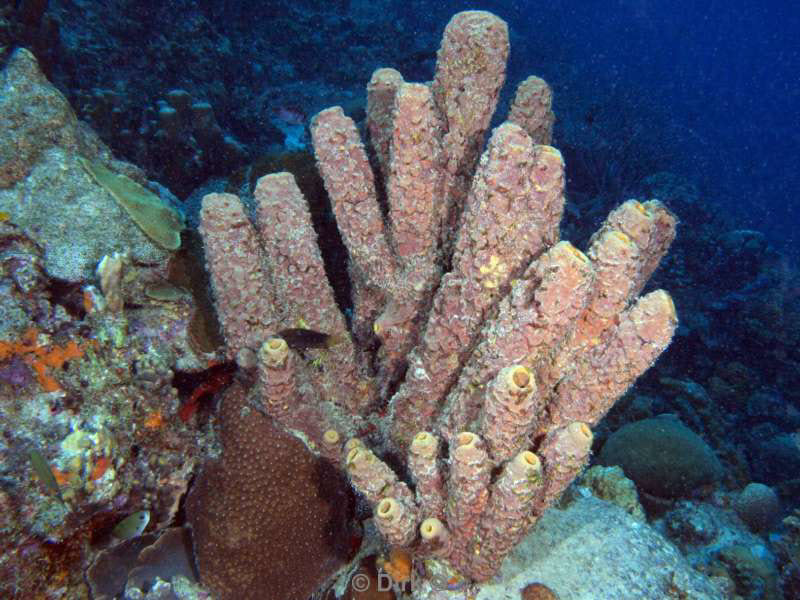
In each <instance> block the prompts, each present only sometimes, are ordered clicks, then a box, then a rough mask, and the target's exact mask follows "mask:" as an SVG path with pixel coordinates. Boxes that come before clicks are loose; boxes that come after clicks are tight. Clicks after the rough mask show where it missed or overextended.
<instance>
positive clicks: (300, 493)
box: [186, 385, 349, 600]
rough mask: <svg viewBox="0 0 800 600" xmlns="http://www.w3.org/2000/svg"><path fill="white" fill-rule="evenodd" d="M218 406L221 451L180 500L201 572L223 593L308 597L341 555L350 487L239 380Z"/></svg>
mask: <svg viewBox="0 0 800 600" xmlns="http://www.w3.org/2000/svg"><path fill="white" fill-rule="evenodd" d="M220 412H221V415H220V418H221V422H222V443H223V457H222V459H221V460H220V461H218V462H215V463H212V464H210V465H207V466H206V467H205V469H204V470H203V472H202V473H201V474H200V476H199V477H198V480H197V481H196V483H195V485H194V486H193V487H192V491H191V492H190V494H189V497H188V499H187V501H186V514H187V518H188V521H189V524H190V525H191V527H192V537H193V543H194V550H195V559H196V562H197V568H198V571H199V574H200V578H201V581H202V583H203V584H204V585H205V586H207V587H208V588H210V589H211V590H212V592H213V593H214V596H215V597H216V598H219V599H220V600H229V599H236V600H249V599H252V600H263V599H265V598H280V599H281V600H306V598H307V597H308V596H309V595H310V594H311V593H313V592H314V590H316V589H317V587H318V586H319V585H320V584H321V583H322V582H323V581H324V580H325V578H326V577H327V576H328V575H330V574H331V573H332V572H333V571H335V570H336V569H337V568H338V567H339V566H341V564H342V563H343V562H344V560H345V559H346V556H344V555H345V550H346V548H341V546H339V545H338V544H339V543H341V544H343V545H345V546H346V545H347V544H348V542H349V536H348V535H347V532H346V523H347V514H346V510H347V507H348V505H349V501H348V500H349V498H348V496H347V493H348V492H347V490H348V489H349V487H348V485H347V483H346V482H345V481H343V480H342V479H340V477H339V475H338V474H337V473H336V471H335V470H334V469H333V467H332V466H331V465H330V463H327V462H325V461H324V460H322V459H319V458H316V457H315V456H313V455H312V454H311V453H310V452H308V451H307V449H306V447H305V446H304V445H303V443H302V442H300V441H299V440H298V439H297V438H295V437H293V436H292V435H289V434H287V433H284V432H283V431H281V430H279V429H277V428H275V427H274V426H273V425H272V422H271V420H270V419H269V418H268V417H266V416H264V415H262V414H261V413H260V412H257V411H256V410H255V409H254V408H253V407H252V406H251V405H250V404H249V403H248V402H247V400H246V398H245V394H244V392H243V390H242V388H241V387H240V386H238V385H234V386H232V387H231V388H230V389H229V390H228V392H227V393H226V395H225V398H224V399H223V402H222V406H221V409H220ZM340 548H341V549H340Z"/></svg>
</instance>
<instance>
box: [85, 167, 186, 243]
mask: <svg viewBox="0 0 800 600" xmlns="http://www.w3.org/2000/svg"><path fill="white" fill-rule="evenodd" d="M78 161H79V162H80V163H81V165H82V166H83V168H84V169H85V170H86V172H87V173H88V174H89V175H90V176H91V178H92V179H94V180H95V181H96V182H97V183H98V184H99V185H100V186H101V187H103V188H105V189H106V191H108V193H109V194H111V195H112V196H113V197H114V199H115V200H116V201H117V202H119V204H120V206H122V208H124V209H125V211H126V212H127V213H128V215H130V217H131V219H133V222H134V223H136V224H137V225H138V226H139V228H140V229H141V230H142V231H144V233H145V235H147V237H149V238H150V239H151V240H153V242H155V243H156V244H158V245H159V246H161V247H162V248H164V249H166V250H177V249H178V248H180V246H181V231H182V230H183V227H184V223H183V216H182V215H181V213H179V212H178V211H177V210H175V209H174V208H172V207H170V206H169V205H168V204H167V203H165V202H164V201H163V200H162V199H161V198H159V197H158V196H157V195H156V194H154V193H153V192H151V191H150V190H148V189H147V188H145V187H143V186H141V185H139V184H138V183H136V182H135V181H133V180H132V179H131V178H129V177H126V176H125V175H122V174H120V173H114V172H113V171H111V170H109V169H108V168H106V167H105V166H103V165H101V164H100V163H98V162H93V161H90V160H87V159H86V158H83V157H78Z"/></svg>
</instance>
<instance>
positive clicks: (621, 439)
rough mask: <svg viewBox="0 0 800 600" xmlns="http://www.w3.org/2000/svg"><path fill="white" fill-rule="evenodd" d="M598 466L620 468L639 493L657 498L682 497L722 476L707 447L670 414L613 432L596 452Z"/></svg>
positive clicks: (712, 454) (717, 462)
mask: <svg viewBox="0 0 800 600" xmlns="http://www.w3.org/2000/svg"><path fill="white" fill-rule="evenodd" d="M600 463H601V464H603V465H606V466H611V465H618V466H620V467H622V470H623V471H625V475H627V476H628V477H630V478H631V479H633V481H634V482H635V483H636V486H637V487H638V488H639V490H641V491H643V492H645V493H648V494H652V495H653V496H659V497H661V498H680V497H681V496H686V495H688V494H689V493H691V492H692V491H693V490H694V489H695V488H697V487H700V486H703V485H706V484H709V483H714V482H716V481H717V480H718V479H719V478H720V476H721V474H722V466H721V465H720V462H719V460H718V459H717V457H716V456H715V455H714V452H713V451H712V450H711V448H710V447H709V446H708V444H706V443H705V442H704V441H703V439H702V438H701V437H700V436H698V435H697V434H696V433H695V432H693V431H692V430H691V429H689V428H688V427H686V425H684V424H683V423H682V422H681V421H680V419H678V418H676V417H673V416H671V415H662V416H659V417H656V418H654V419H644V420H642V421H637V422H635V423H630V424H628V425H625V426H624V427H621V428H620V429H618V430H617V431H615V432H614V433H613V434H612V435H611V437H609V438H608V441H607V442H606V443H605V445H604V446H603V449H602V450H601V451H600Z"/></svg>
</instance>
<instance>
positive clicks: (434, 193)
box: [201, 11, 677, 585]
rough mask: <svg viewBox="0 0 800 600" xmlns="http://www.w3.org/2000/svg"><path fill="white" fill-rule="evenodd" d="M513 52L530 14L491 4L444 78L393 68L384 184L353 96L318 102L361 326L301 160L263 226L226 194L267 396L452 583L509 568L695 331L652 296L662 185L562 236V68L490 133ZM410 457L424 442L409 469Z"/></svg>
mask: <svg viewBox="0 0 800 600" xmlns="http://www.w3.org/2000/svg"><path fill="white" fill-rule="evenodd" d="M508 51H509V44H508V29H507V27H506V24H505V23H504V22H503V21H502V20H500V19H499V18H497V17H495V16H494V15H492V14H490V13H487V12H482V11H469V12H464V13H459V14H457V15H456V16H455V17H453V19H452V20H451V22H450V23H449V24H448V26H447V28H446V30H445V33H444V39H443V41H442V45H441V48H440V50H439V54H438V60H437V66H436V73H435V77H434V80H433V82H431V83H430V84H419V83H407V82H405V81H404V80H403V78H402V76H401V75H400V74H399V73H398V72H397V71H394V70H392V69H379V70H378V71H376V72H375V74H374V75H373V77H372V80H371V81H370V83H369V86H368V106H367V130H368V134H369V138H370V141H371V143H372V146H373V150H374V155H375V159H376V160H375V163H376V165H377V168H378V169H379V170H380V177H376V174H375V173H374V172H373V170H372V167H371V165H370V160H369V159H368V153H367V150H366V148H365V146H364V144H363V143H362V141H361V139H360V137H359V133H358V129H357V127H356V124H355V123H354V122H353V120H352V119H350V118H349V117H347V116H346V115H345V114H344V112H343V111H342V109H341V108H339V107H333V108H329V109H327V110H324V111H322V112H321V113H319V114H318V115H317V116H316V117H315V118H314V119H313V121H312V126H311V137H312V140H313V145H314V152H315V156H316V160H317V165H318V168H319V172H320V174H321V175H322V178H323V180H324V182H325V187H326V190H327V192H328V195H329V196H330V199H331V205H332V207H333V212H334V215H335V217H336V221H337V225H338V227H339V230H340V232H341V236H342V239H343V241H344V244H345V246H346V247H347V250H348V253H349V259H350V260H349V267H348V268H349V276H350V279H351V281H352V289H353V304H354V315H353V321H352V327H350V328H348V327H347V325H346V323H345V320H344V318H343V317H342V315H341V314H340V312H339V310H338V308H337V306H336V304H335V302H334V296H333V292H332V290H331V288H330V286H329V285H328V282H327V279H326V278H325V274H324V270H323V266H322V259H321V257H320V254H319V250H318V248H317V245H316V243H315V242H316V238H315V235H314V232H313V230H312V228H311V224H310V223H311V221H310V217H309V215H308V210H307V207H306V203H305V201H304V199H303V197H302V194H301V193H300V191H299V190H298V188H297V186H296V184H295V182H294V180H293V178H292V176H291V175H289V174H287V173H280V174H274V175H268V176H266V177H263V178H262V179H261V180H259V182H258V186H257V188H256V194H255V195H256V201H257V203H258V208H257V222H256V224H255V225H254V224H253V223H251V222H250V221H249V219H247V217H246V216H245V212H244V209H243V208H242V205H241V202H240V201H239V199H238V198H236V197H235V196H231V195H227V194H225V195H221V194H211V195H209V196H207V197H206V198H205V199H204V201H203V210H202V227H201V232H202V234H203V238H204V242H205V245H206V251H207V253H208V268H209V271H210V274H211V280H212V284H213V288H214V293H215V296H216V302H217V307H218V311H219V315H220V320H221V322H222V326H223V329H224V332H225V336H226V339H227V342H228V348H229V354H230V356H232V357H236V359H237V361H238V362H239V364H240V366H241V367H242V368H243V369H249V370H250V371H251V372H252V373H253V376H252V378H251V379H252V380H253V381H255V382H256V383H255V384H254V385H253V387H252V389H251V390H250V392H249V394H250V403H251V405H252V406H253V407H254V408H256V409H258V410H260V411H263V412H264V413H267V414H269V415H270V416H271V417H272V418H273V419H274V420H275V421H277V422H278V423H280V424H282V425H283V426H284V428H286V429H288V430H291V431H292V432H294V433H295V434H297V435H299V436H300V437H301V438H302V439H304V441H305V442H306V444H307V445H308V446H309V447H310V448H311V449H312V450H314V451H316V452H318V453H319V454H322V455H324V456H327V457H329V458H331V459H332V460H333V461H334V462H335V463H336V464H339V465H341V466H342V467H343V468H344V469H345V470H346V472H347V473H348V475H349V477H350V479H351V482H352V484H353V486H354V487H355V488H356V489H357V490H358V491H359V492H361V493H362V494H363V495H364V496H365V497H366V499H367V500H368V502H369V503H370V504H371V505H372V507H373V510H374V518H375V522H376V524H377V527H378V529H379V530H380V532H381V533H382V534H383V536H384V539H385V541H386V543H387V545H389V546H391V547H395V548H403V549H404V550H405V551H407V552H409V554H410V555H411V556H412V557H413V559H414V560H415V561H417V563H418V565H419V566H420V569H415V570H414V573H419V572H423V573H425V575H424V576H425V577H428V578H429V579H430V580H431V581H433V582H434V584H436V583H437V582H440V583H441V584H442V585H452V582H453V581H463V582H465V583H466V582H469V581H484V580H486V579H488V578H489V577H491V576H492V575H493V574H494V573H495V572H496V571H497V569H498V568H499V566H500V563H501V561H502V560H503V558H504V557H505V556H506V555H507V554H508V552H510V550H511V549H512V548H513V547H514V545H515V544H516V543H517V542H518V541H519V540H520V539H521V537H522V536H524V535H525V533H527V531H529V530H530V528H531V527H532V526H533V525H534V524H535V523H536V520H537V519H538V518H539V516H540V515H541V514H542V513H543V512H544V510H546V509H547V507H548V506H550V505H552V503H553V502H554V501H555V500H556V499H557V498H558V496H559V495H560V494H561V492H562V491H563V490H564V489H565V488H566V487H567V486H568V485H569V484H570V482H571V481H572V480H573V479H574V478H575V477H576V475H577V474H578V473H579V472H580V471H581V469H582V468H583V467H584V465H585V463H586V461H587V458H588V456H589V452H590V448H591V442H592V432H591V429H590V428H591V427H592V426H594V425H595V424H596V423H597V422H598V421H599V420H600V419H601V418H602V417H603V416H604V415H605V413H606V412H607V411H608V409H609V408H610V407H611V406H612V405H613V403H614V401H615V400H616V399H617V398H618V397H619V396H620V395H621V394H622V393H624V392H625V390H626V389H627V388H628V387H629V386H630V385H631V384H632V383H633V382H634V381H635V380H636V378H637V377H638V376H639V375H641V374H642V373H643V372H644V371H645V370H647V369H648V368H649V367H650V366H651V365H652V363H653V362H654V361H655V359H656V358H657V357H658V355H659V354H660V353H661V352H662V351H663V350H664V348H666V346H667V345H668V344H669V342H670V340H671V337H672V335H673V332H674V330H675V327H676V324H677V318H676V314H675V308H674V306H673V303H672V300H671V299H670V297H669V295H668V294H667V293H666V292H665V291H663V290H657V291H654V292H650V293H648V294H646V295H644V296H640V295H639V294H640V292H641V290H642V289H643V287H644V285H645V283H646V282H647V279H648V278H649V277H650V275H651V274H652V272H653V270H654V269H655V268H656V266H657V265H658V263H659V261H660V259H661V258H662V257H663V256H664V254H665V253H666V251H667V248H668V247H669V245H670V243H671V241H672V239H673V238H674V235H675V226H676V219H675V217H674V216H673V215H672V214H671V213H670V212H669V211H668V210H667V209H666V208H665V207H664V206H663V205H662V204H661V203H660V202H658V201H657V200H650V201H647V202H639V201H636V200H629V201H627V202H625V203H624V204H622V205H621V206H620V207H619V208H617V209H616V210H614V211H613V212H612V213H611V214H610V215H609V216H608V218H607V219H606V221H605V223H604V224H603V225H602V227H601V228H600V230H599V231H598V232H597V233H596V234H595V235H594V237H593V238H592V239H591V241H590V244H589V248H588V250H587V252H586V253H583V252H581V251H579V250H578V249H576V248H575V247H574V246H572V245H571V244H570V243H569V242H567V241H561V240H559V222H560V220H561V216H562V212H563V207H564V162H563V160H562V157H561V154H560V153H559V151H558V150H556V149H555V148H553V147H551V146H549V145H545V144H547V143H549V141H550V140H551V137H552V124H553V120H554V117H553V113H552V110H551V101H552V95H551V92H550V89H549V87H548V86H547V84H546V83H545V82H544V81H542V80H541V79H539V78H535V77H531V78H529V79H527V80H525V81H524V82H523V83H522V84H521V85H520V87H519V89H518V91H517V95H516V98H515V99H514V101H513V103H512V110H511V115H510V117H509V120H508V121H506V122H504V123H502V124H501V125H499V126H498V127H497V128H496V129H494V131H493V132H492V133H491V135H490V137H489V139H488V143H487V142H486V137H487V131H488V126H489V122H490V120H491V117H492V114H493V113H494V110H495V107H496V104H497V99H498V95H499V92H500V88H501V87H502V84H503V83H504V79H505V65H506V59H507V56H508ZM379 182H383V184H385V199H386V206H387V207H388V211H383V210H381V205H380V203H379V198H381V199H382V198H383V197H384V196H383V194H382V191H380V190H379V188H378V186H379ZM298 323H302V324H303V325H302V326H303V327H306V328H309V329H313V330H317V331H320V332H324V333H326V334H328V335H329V336H330V337H331V338H335V340H336V343H335V345H334V346H332V347H328V348H322V349H319V348H317V349H311V350H309V351H307V352H304V353H303V355H302V356H300V355H298V354H297V353H295V351H294V350H292V349H291V348H290V347H289V346H288V345H287V344H286V342H285V341H284V340H281V339H280V338H279V337H277V336H278V334H279V332H280V331H282V330H284V329H287V328H293V327H298ZM445 448H447V450H446V451H445V450H444V449H445ZM227 451H228V450H227V449H226V452H227ZM389 452H393V453H394V455H395V456H400V457H407V461H408V462H407V464H408V471H409V473H410V479H409V480H408V481H404V480H403V478H402V477H401V476H399V475H398V474H397V473H395V472H394V471H393V470H392V468H390V467H389V466H388V464H386V463H385V462H384V461H383V460H382V459H381V457H382V456H384V455H385V454H387V453H389ZM445 454H446V455H445ZM201 562H202V561H201ZM415 576H416V575H415Z"/></svg>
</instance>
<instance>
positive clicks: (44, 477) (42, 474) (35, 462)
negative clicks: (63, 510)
mask: <svg viewBox="0 0 800 600" xmlns="http://www.w3.org/2000/svg"><path fill="white" fill-rule="evenodd" d="M28 456H29V457H30V460H31V467H33V472H34V473H36V477H38V478H39V481H41V482H42V485H44V487H45V488H46V489H47V491H48V492H49V493H50V494H53V495H54V496H55V497H56V498H58V499H59V500H60V501H61V504H64V498H63V497H62V496H61V488H60V487H59V486H58V482H57V481H56V477H55V475H53V470H52V469H51V468H50V463H48V462H47V459H46V458H45V457H44V456H42V453H41V452H39V451H38V450H36V449H35V448H34V449H33V450H31V451H30V452H29V453H28Z"/></svg>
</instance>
